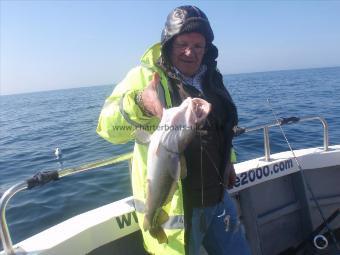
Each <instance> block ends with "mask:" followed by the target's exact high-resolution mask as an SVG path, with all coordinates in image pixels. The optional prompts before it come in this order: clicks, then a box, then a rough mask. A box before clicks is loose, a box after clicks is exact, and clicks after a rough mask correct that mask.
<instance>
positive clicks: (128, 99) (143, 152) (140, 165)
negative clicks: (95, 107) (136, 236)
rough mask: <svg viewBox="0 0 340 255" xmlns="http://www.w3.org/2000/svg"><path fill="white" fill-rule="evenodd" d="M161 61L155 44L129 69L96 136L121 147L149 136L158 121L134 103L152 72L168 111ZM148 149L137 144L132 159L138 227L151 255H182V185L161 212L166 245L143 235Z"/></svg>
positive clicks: (107, 106)
mask: <svg viewBox="0 0 340 255" xmlns="http://www.w3.org/2000/svg"><path fill="white" fill-rule="evenodd" d="M159 57H160V44H155V45H154V46H152V47H151V48H150V49H149V50H147V51H146V53H145V54H144V56H143V57H142V59H141V65H140V66H138V67H136V68H134V69H132V70H131V71H130V72H129V73H128V74H127V76H126V77H125V78H124V80H123V81H121V82H120V83H119V84H117V86H116V87H115V88H114V90H113V92H112V94H111V95H110V96H109V97H108V98H107V99H106V101H105V104H104V106H103V109H102V111H101V114H100V116H99V121H98V127H97V133H98V134H99V135H100V136H101V137H103V138H104V139H106V140H108V141H109V142H111V143H115V144H122V143H126V142H128V141H130V140H132V139H136V132H138V129H139V128H144V129H146V130H147V131H148V132H150V133H152V132H153V131H154V130H155V129H156V128H157V126H158V124H159V119H157V118H155V117H148V116H145V114H143V112H142V111H141V109H140V108H139V106H138V105H137V104H136V103H135V96H136V94H137V93H138V92H139V91H141V90H143V89H144V88H145V87H147V86H148V84H149V83H150V81H151V80H152V76H153V73H154V72H158V74H159V75H160V79H161V85H162V87H161V91H160V92H159V94H160V98H161V99H163V100H162V101H163V102H162V103H163V105H164V106H165V107H166V108H169V107H171V98H170V92H169V88H168V82H167V78H166V76H165V75H164V73H163V71H162V70H161V69H160V68H159V67H157V66H156V65H155V63H156V61H157V60H158V58H159ZM147 151H148V145H147V144H142V143H140V142H138V141H136V143H135V146H134V152H133V158H132V174H131V179H132V189H133V196H134V199H135V207H136V212H137V217H138V223H139V226H140V228H141V230H142V233H143V237H144V244H145V248H146V250H147V251H148V252H150V253H152V254H164V255H165V254H166V255H182V254H185V249H184V211H183V195H182V185H181V182H178V188H177V190H176V191H175V194H174V196H173V198H172V200H171V202H170V203H168V204H167V205H166V206H165V207H164V208H163V209H164V210H165V211H166V212H167V213H168V215H169V216H170V218H169V220H168V221H167V222H166V223H165V224H164V225H163V227H164V230H165V233H166V235H167V237H168V243H167V244H158V241H157V240H156V239H154V238H153V237H151V236H150V234H149V232H145V231H143V221H144V214H143V212H144V205H145V201H146V190H147V189H146V183H147V182H146V179H147V178H146V176H147V165H146V162H147Z"/></svg>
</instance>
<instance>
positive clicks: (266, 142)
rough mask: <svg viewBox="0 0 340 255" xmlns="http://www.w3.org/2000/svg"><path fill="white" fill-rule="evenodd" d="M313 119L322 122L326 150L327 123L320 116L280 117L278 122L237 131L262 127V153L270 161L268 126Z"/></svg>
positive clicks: (325, 149) (327, 142) (244, 131)
mask: <svg viewBox="0 0 340 255" xmlns="http://www.w3.org/2000/svg"><path fill="white" fill-rule="evenodd" d="M313 120H319V121H320V122H321V123H322V126H323V148H324V151H327V150H328V145H329V141H328V139H329V138H328V124H327V121H326V120H325V119H324V118H322V117H320V116H312V117H303V118H296V117H292V118H281V119H279V121H278V122H274V123H272V124H265V125H259V126H255V127H251V128H243V129H242V128H241V130H240V131H239V132H240V134H243V133H249V132H253V131H256V130H260V129H263V140H264V143H263V144H264V153H265V155H264V158H265V160H266V161H270V141H269V128H271V127H277V126H282V125H290V124H294V123H299V122H306V121H313Z"/></svg>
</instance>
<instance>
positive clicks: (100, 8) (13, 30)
mask: <svg viewBox="0 0 340 255" xmlns="http://www.w3.org/2000/svg"><path fill="white" fill-rule="evenodd" d="M0 4H1V6H0V10H1V13H0V14H1V15H0V32H1V33H0V95H6V94H15V93H26V92H34V91H43V90H56V89H67V88H74V87H83V86H95V85H106V84H114V83H117V82H119V81H120V80H121V79H123V78H124V75H125V74H126V73H127V72H128V71H129V69H131V68H132V67H134V66H137V65H138V64H139V60H140V57H141V56H142V55H143V53H144V52H145V51H146V49H147V48H148V47H149V46H151V45H153V44H154V43H156V42H158V41H159V40H160V36H161V31H162V29H163V26H164V22H165V20H166V17H167V15H168V13H169V12H170V11H171V10H172V9H173V8H175V7H176V6H180V5H186V4H193V5H196V6H198V7H199V8H200V9H202V10H203V11H204V12H205V13H206V15H207V16H208V18H209V20H210V23H211V26H212V28H213V30H214V34H215V40H214V44H215V45H216V46H217V47H218V49H219V57H218V68H219V70H220V71H221V72H222V73H223V74H237V73H250V72H262V71H272V70H287V69H304V68H318V67H331V66H340V32H339V31H340V15H339V14H340V1H274V0H273V1H255V0H253V1H221V0H220V1H114V0H112V1H109V0H106V1H94V0H93V1H91V0H83V1H80V0H73V1H71V0H70V1H60V0H45V1H43V0H40V1H39V0H35V1H30V0H24V1H15V0H0Z"/></svg>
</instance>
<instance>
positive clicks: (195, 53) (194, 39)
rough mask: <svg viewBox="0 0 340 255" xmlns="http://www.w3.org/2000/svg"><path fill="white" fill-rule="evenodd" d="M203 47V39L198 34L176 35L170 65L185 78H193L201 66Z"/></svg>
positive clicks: (204, 44)
mask: <svg viewBox="0 0 340 255" xmlns="http://www.w3.org/2000/svg"><path fill="white" fill-rule="evenodd" d="M205 46H206V42H205V37H204V36H203V35H201V34H200V33H196V32H193V33H185V34H181V35H178V36H176V37H175V39H174V41H173V43H172V50H171V55H170V60H171V63H172V64H173V65H174V66H175V67H176V68H177V69H178V70H179V71H180V72H181V73H182V74H184V75H185V76H193V75H194V74H196V73H197V71H198V69H199V68H200V66H201V63H202V59H203V56H204V53H205Z"/></svg>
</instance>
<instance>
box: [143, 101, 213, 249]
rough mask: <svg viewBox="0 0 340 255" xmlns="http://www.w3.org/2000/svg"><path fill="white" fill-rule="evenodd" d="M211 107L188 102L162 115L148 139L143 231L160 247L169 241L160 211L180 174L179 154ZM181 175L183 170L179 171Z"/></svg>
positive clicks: (163, 214)
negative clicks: (155, 240)
mask: <svg viewBox="0 0 340 255" xmlns="http://www.w3.org/2000/svg"><path fill="white" fill-rule="evenodd" d="M210 109H211V105H210V104H209V103H208V102H207V101H205V100H203V99H200V98H187V99H185V100H184V101H183V102H182V104H181V105H180V106H178V107H173V108H170V109H166V110H164V111H163V116H162V119H161V122H160V124H159V126H158V128H157V130H156V131H155V132H154V133H153V134H152V135H151V137H150V144H149V149H148V159H147V194H146V204H145V216H144V222H143V229H144V231H149V233H150V235H151V236H152V237H154V238H156V239H157V240H158V242H159V243H167V242H168V238H167V236H166V234H165V232H164V229H163V228H162V224H163V223H165V222H166V221H167V220H168V219H169V215H168V214H167V213H166V212H165V211H164V210H163V209H162V207H163V206H164V205H166V204H167V203H168V202H170V201H171V198H172V196H173V195H174V192H175V190H176V187H177V182H178V181H179V179H180V178H181V177H182V178H183V175H184V173H181V163H180V162H181V153H182V152H183V151H184V150H185V148H186V147H187V145H188V144H189V143H190V141H191V140H192V139H193V137H194V136H195V132H196V127H197V126H199V125H200V124H202V123H203V122H204V121H205V119H206V118H207V116H208V114H209V112H210ZM182 171H183V169H182Z"/></svg>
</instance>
